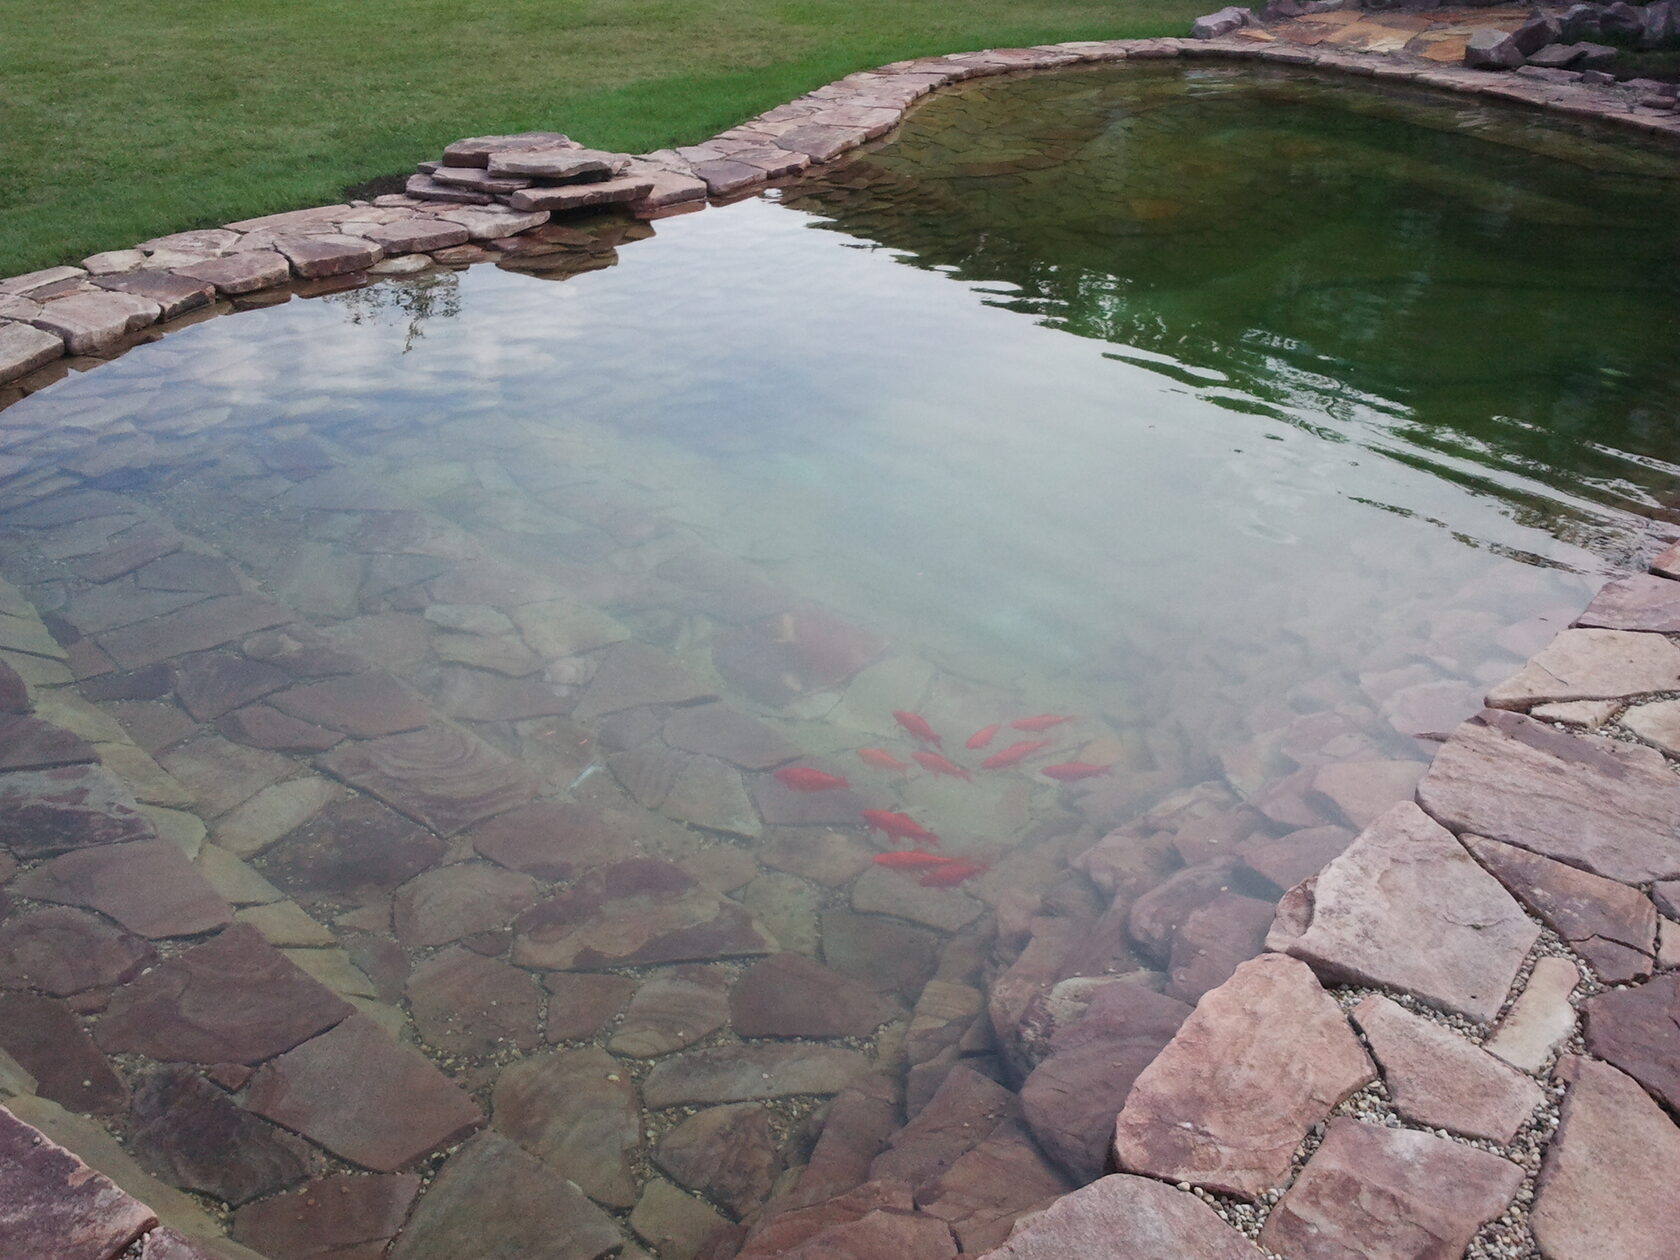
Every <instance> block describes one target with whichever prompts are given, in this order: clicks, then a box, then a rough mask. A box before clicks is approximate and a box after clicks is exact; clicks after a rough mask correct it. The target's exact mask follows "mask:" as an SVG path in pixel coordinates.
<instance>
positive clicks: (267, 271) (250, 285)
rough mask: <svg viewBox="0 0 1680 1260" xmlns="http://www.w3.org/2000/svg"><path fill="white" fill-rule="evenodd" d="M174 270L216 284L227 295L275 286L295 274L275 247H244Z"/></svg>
mask: <svg viewBox="0 0 1680 1260" xmlns="http://www.w3.org/2000/svg"><path fill="white" fill-rule="evenodd" d="M174 270H175V274H176V275H178V276H185V277H187V278H188V279H189V280H202V281H204V282H205V283H206V284H211V285H214V286H215V288H216V292H217V293H220V294H224V295H226V296H228V297H234V296H237V295H238V294H241V293H255V292H256V291H257V290H258V289H268V288H272V287H273V286H275V285H277V284H285V283H286V282H287V281H288V280H290V279H291V278H292V265H291V262H290V261H289V260H288V259H287V258H286V256H285V255H284V254H282V253H280V252H279V251H278V250H273V249H248V250H241V251H240V252H239V253H237V254H229V255H227V256H226V257H225V258H207V259H205V260H204V261H203V262H193V263H188V264H186V265H185V266H181V267H176V268H175V269H174Z"/></svg>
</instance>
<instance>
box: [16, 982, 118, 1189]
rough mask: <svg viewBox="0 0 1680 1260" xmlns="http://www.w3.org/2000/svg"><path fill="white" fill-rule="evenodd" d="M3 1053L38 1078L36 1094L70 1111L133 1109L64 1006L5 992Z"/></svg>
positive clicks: (105, 1062) (114, 1075) (79, 1023)
mask: <svg viewBox="0 0 1680 1260" xmlns="http://www.w3.org/2000/svg"><path fill="white" fill-rule="evenodd" d="M0 1050H4V1051H5V1052H6V1053H7V1054H9V1055H11V1056H12V1058H13V1059H15V1060H16V1061H17V1062H18V1063H19V1064H20V1065H21V1066H22V1067H23V1069H24V1070H25V1071H27V1072H28V1073H29V1074H30V1075H31V1076H33V1077H34V1078H35V1092H36V1093H38V1094H39V1095H40V1096H41V1097H42V1098H50V1099H51V1100H52V1101H53V1102H56V1103H58V1104H60V1105H61V1106H64V1107H68V1108H69V1109H70V1110H71V1111H77V1112H82V1113H84V1114H88V1115H117V1114H120V1113H122V1112H123V1111H124V1110H125V1109H126V1108H127V1107H128V1086H127V1085H126V1084H124V1083H123V1079H122V1077H120V1076H118V1075H117V1073H116V1072H115V1071H114V1070H113V1069H112V1067H111V1064H110V1062H109V1061H108V1060H107V1059H106V1058H105V1056H104V1055H103V1054H101V1053H100V1052H99V1048H98V1047H97V1046H96V1045H94V1043H93V1038H92V1037H90V1036H88V1031H87V1028H86V1026H85V1025H84V1024H83V1023H82V1020H81V1018H80V1017H79V1016H78V1015H76V1014H75V1012H74V1011H72V1010H71V1009H70V1007H69V1006H68V1005H66V1004H65V1003H63V1002H60V1001H58V1000H56V999H54V998H47V997H39V996H37V995H35V994H32V993H0ZM0 1184H4V1183H3V1182H0Z"/></svg>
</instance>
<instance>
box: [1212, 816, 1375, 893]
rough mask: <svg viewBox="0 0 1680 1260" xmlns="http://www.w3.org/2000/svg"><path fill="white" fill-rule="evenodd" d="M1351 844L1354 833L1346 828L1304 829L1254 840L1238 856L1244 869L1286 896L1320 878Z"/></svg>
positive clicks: (1244, 846)
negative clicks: (1308, 881)
mask: <svg viewBox="0 0 1680 1260" xmlns="http://www.w3.org/2000/svg"><path fill="white" fill-rule="evenodd" d="M1352 843H1353V832H1351V831H1349V830H1347V828H1345V827H1305V828H1302V829H1301V830H1299V831H1292V832H1290V833H1289V834H1288V835H1286V836H1280V837H1277V838H1276V839H1274V838H1272V837H1269V836H1268V837H1261V838H1259V839H1256V840H1251V841H1249V842H1248V843H1246V844H1244V845H1243V846H1242V848H1241V849H1240V850H1239V852H1240V854H1241V857H1242V864H1243V865H1244V866H1246V867H1247V868H1248V869H1249V870H1251V871H1253V872H1254V873H1255V874H1256V875H1258V876H1259V877H1260V878H1261V879H1263V880H1265V881H1266V882H1267V883H1268V884H1270V885H1272V887H1274V888H1276V889H1277V890H1278V891H1279V892H1283V891H1284V890H1286V889H1289V888H1293V887H1295V885H1296V884H1299V883H1300V882H1301V881H1302V880H1304V879H1310V878H1312V877H1313V876H1314V875H1316V874H1318V873H1319V872H1320V871H1321V870H1323V869H1324V868H1325V867H1326V866H1328V865H1329V864H1330V862H1331V861H1332V860H1333V859H1335V858H1337V857H1339V856H1341V854H1342V853H1343V852H1344V851H1345V850H1346V849H1347V847H1348V845H1350V844H1352Z"/></svg>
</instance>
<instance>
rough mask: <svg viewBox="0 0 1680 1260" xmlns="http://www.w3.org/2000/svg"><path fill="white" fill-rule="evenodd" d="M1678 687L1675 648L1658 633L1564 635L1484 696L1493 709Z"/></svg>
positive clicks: (1679, 650)
mask: <svg viewBox="0 0 1680 1260" xmlns="http://www.w3.org/2000/svg"><path fill="white" fill-rule="evenodd" d="M1677 686H1680V647H1676V646H1675V645H1674V644H1672V643H1670V642H1669V641H1668V640H1667V639H1665V638H1663V637H1662V636H1661V635H1657V634H1640V633H1635V632H1630V631H1624V630H1565V631H1563V632H1562V633H1560V634H1559V635H1558V636H1557V638H1555V639H1553V640H1552V641H1551V643H1549V644H1548V645H1547V646H1546V647H1544V648H1542V649H1541V650H1540V652H1539V653H1538V654H1537V655H1536V656H1534V658H1533V659H1531V660H1530V661H1529V662H1528V664H1526V665H1524V666H1523V667H1522V669H1520V670H1518V671H1517V673H1516V674H1514V675H1513V676H1512V677H1510V678H1508V679H1506V680H1505V681H1504V682H1502V683H1500V684H1499V685H1498V686H1496V687H1494V688H1493V689H1492V690H1491V691H1489V692H1488V698H1487V702H1488V704H1490V705H1492V706H1493V707H1494V708H1497V709H1519V708H1527V707H1528V706H1530V705H1532V704H1541V703H1552V702H1556V701H1560V700H1602V699H1605V698H1607V697H1609V698H1614V697H1618V696H1635V695H1642V694H1646V693H1649V692H1653V691H1673V690H1675V688H1676V687H1677Z"/></svg>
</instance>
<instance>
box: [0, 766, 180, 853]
mask: <svg viewBox="0 0 1680 1260" xmlns="http://www.w3.org/2000/svg"><path fill="white" fill-rule="evenodd" d="M153 834H154V832H153V830H152V825H151V823H149V822H148V821H147V820H146V817H145V815H144V814H142V813H141V812H140V811H139V809H138V808H137V807H136V805H135V803H134V797H133V796H132V795H131V794H130V793H129V791H128V788H127V786H126V785H125V784H124V783H123V781H122V780H121V779H119V778H117V777H116V776H115V775H114V774H112V773H111V772H110V771H109V770H106V769H105V768H104V767H103V766H92V765H89V766H65V767H63V768H61V769H56V770H24V771H17V772H14V773H12V774H3V775H0V837H4V840H3V841H0V843H4V844H5V845H6V847H7V848H9V849H11V851H12V852H13V853H14V854H16V855H17V856H18V857H19V858H24V859H28V858H39V857H49V856H51V855H52V854H55V853H64V852H67V851H70V850H74V849H85V848H93V847H97V846H101V845H111V844H121V843H123V842H125V841H130V840H147V839H150V838H151V837H152V835H153Z"/></svg>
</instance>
